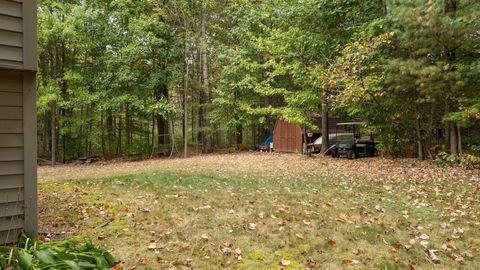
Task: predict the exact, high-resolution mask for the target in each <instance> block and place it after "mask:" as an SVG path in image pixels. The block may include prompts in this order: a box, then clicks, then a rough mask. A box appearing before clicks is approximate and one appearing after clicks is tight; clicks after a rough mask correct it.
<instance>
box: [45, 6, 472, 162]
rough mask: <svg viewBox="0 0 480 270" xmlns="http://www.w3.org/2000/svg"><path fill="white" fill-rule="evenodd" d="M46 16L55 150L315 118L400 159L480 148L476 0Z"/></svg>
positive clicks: (253, 129) (222, 133)
mask: <svg viewBox="0 0 480 270" xmlns="http://www.w3.org/2000/svg"><path fill="white" fill-rule="evenodd" d="M38 20H39V74H38V92H39V97H38V107H39V142H40V148H41V155H43V156H46V157H47V156H49V157H51V158H52V159H53V160H55V159H57V160H61V161H65V160H68V159H73V158H79V157H84V156H95V155H100V156H105V157H116V156H125V155H128V156H152V155H154V154H157V153H162V151H164V150H165V149H176V148H177V149H178V148H181V147H183V145H185V146H186V145H189V146H194V148H195V146H198V145H203V148H202V149H203V151H205V152H210V151H211V150H213V146H217V147H219V146H225V145H232V146H236V147H241V145H248V144H254V143H258V141H259V140H261V139H265V138H266V136H267V135H268V134H270V133H271V132H272V129H273V125H274V120H275V119H276V118H277V117H281V118H284V119H285V120H287V121H289V122H292V123H296V124H299V125H302V126H305V127H309V128H314V127H315V123H314V121H312V119H311V117H310V115H311V113H312V112H319V113H320V112H321V113H322V115H323V117H324V118H325V117H328V116H329V115H330V116H339V117H342V118H344V119H351V120H362V121H366V122H368V124H369V126H370V127H371V129H372V131H374V133H375V134H376V136H377V137H378V139H379V140H380V141H381V147H382V149H383V150H384V152H385V153H387V154H391V155H394V156H412V155H416V156H418V157H420V158H422V159H423V158H433V157H434V156H435V155H436V154H437V153H438V152H440V151H446V152H450V153H451V154H460V153H462V152H463V151H465V150H469V151H478V150H479V149H480V140H479V139H478V138H479V136H480V135H479V134H480V131H479V122H480V89H479V87H478V82H479V79H480V61H479V60H480V3H479V2H478V1H476V0H429V1H422V0H402V1H397V0H391V1H389V0H383V1H378V0H362V1H359V0H302V1H286V0H274V1H244V0H235V1H214V0H210V1H179V0H169V1H155V0H138V1H131V0H95V1H91V0H86V1H85V0H84V1H75V0H69V1H54V0H42V1H39V10H38ZM327 132H328V130H327ZM182 140H183V141H185V144H182V143H180V142H181V141H182Z"/></svg>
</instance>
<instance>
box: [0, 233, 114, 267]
mask: <svg viewBox="0 0 480 270" xmlns="http://www.w3.org/2000/svg"><path fill="white" fill-rule="evenodd" d="M114 265H116V262H115V259H114V258H113V256H112V255H111V254H110V253H109V252H108V251H106V250H104V249H102V248H98V247H95V246H93V244H92V242H91V241H90V240H89V239H86V238H81V237H76V238H72V239H68V240H63V241H55V242H49V243H44V242H41V241H39V240H32V239H30V238H27V237H25V236H24V237H22V239H21V240H20V242H19V244H18V245H17V246H16V247H1V248H0V268H1V269H11V270H17V269H18V270H20V269H24V270H40V269H65V270H66V269H74V270H80V269H95V270H97V269H98V270H100V269H111V268H112V267H113V266H114Z"/></svg>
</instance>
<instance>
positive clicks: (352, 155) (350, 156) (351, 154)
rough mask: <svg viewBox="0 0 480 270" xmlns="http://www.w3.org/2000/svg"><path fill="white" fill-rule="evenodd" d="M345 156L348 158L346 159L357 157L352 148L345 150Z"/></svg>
mask: <svg viewBox="0 0 480 270" xmlns="http://www.w3.org/2000/svg"><path fill="white" fill-rule="evenodd" d="M347 158H348V159H356V158H357V154H356V153H355V151H353V150H348V152H347Z"/></svg>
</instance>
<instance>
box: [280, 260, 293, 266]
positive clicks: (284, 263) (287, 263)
mask: <svg viewBox="0 0 480 270" xmlns="http://www.w3.org/2000/svg"><path fill="white" fill-rule="evenodd" d="M290 263H291V262H290V261H289V260H285V259H281V260H280V265H281V266H289V265H290Z"/></svg>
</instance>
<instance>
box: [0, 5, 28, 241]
mask: <svg viewBox="0 0 480 270" xmlns="http://www.w3.org/2000/svg"><path fill="white" fill-rule="evenodd" d="M0 1H1V0H0ZM0 3H1V2H0ZM1 33H2V32H1V31H0V39H1V37H2V36H1ZM1 49H2V47H1V46H0V52H1ZM0 57H1V54H0ZM23 109H24V108H23V75H22V72H21V71H6V70H0V245H2V244H8V243H11V242H15V241H16V239H17V237H18V234H19V233H20V232H21V229H22V228H23V224H24V219H23V215H24V212H23V201H24V197H25V194H24V166H25V165H24V155H25V153H24V134H23V132H24V120H23V114H24V112H23Z"/></svg>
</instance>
